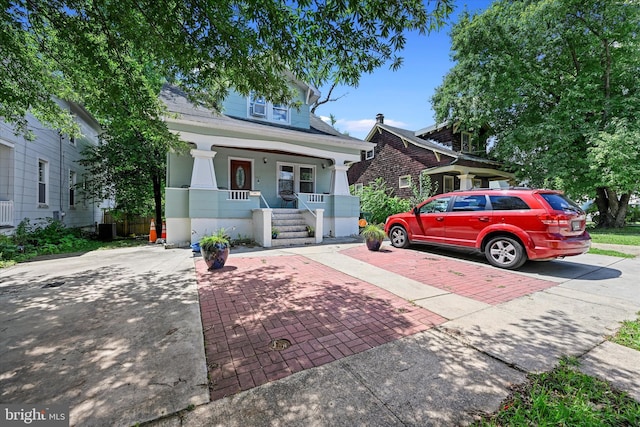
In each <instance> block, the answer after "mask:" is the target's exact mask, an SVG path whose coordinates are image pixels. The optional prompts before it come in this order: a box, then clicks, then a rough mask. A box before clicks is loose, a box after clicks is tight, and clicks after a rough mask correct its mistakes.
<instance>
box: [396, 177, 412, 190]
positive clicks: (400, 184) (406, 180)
mask: <svg viewBox="0 0 640 427" xmlns="http://www.w3.org/2000/svg"><path fill="white" fill-rule="evenodd" d="M403 180H405V183H404V184H403V183H402V181H403ZM410 187H411V175H402V176H399V177H398V188H410Z"/></svg>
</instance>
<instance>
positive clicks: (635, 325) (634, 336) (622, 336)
mask: <svg viewBox="0 0 640 427" xmlns="http://www.w3.org/2000/svg"><path fill="white" fill-rule="evenodd" d="M638 316H640V312H639V313H638ZM611 341H612V342H614V343H617V344H620V345H623V346H625V347H629V348H632V349H634V350H638V351H640V317H638V318H637V319H636V320H628V321H625V322H622V327H621V328H620V329H619V330H618V333H617V334H615V335H614V336H613V337H611Z"/></svg>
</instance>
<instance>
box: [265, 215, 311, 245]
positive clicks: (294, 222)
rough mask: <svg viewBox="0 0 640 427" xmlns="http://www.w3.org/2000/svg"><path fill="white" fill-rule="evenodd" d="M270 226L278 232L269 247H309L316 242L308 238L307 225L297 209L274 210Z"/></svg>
mask: <svg viewBox="0 0 640 427" xmlns="http://www.w3.org/2000/svg"><path fill="white" fill-rule="evenodd" d="M271 224H272V226H273V227H275V228H277V229H278V231H279V232H280V234H278V238H276V239H273V240H271V246H293V245H310V244H313V243H315V241H316V239H315V237H308V233H307V223H306V222H305V219H304V217H303V216H302V213H300V211H299V210H298V209H274V210H273V217H272V219H271Z"/></svg>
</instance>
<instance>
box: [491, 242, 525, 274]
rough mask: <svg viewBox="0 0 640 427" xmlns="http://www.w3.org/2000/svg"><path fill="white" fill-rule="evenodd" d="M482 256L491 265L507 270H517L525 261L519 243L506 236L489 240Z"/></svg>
mask: <svg viewBox="0 0 640 427" xmlns="http://www.w3.org/2000/svg"><path fill="white" fill-rule="evenodd" d="M484 254H485V256H486V257H487V261H489V262H490V263H491V264H492V265H495V266H496V267H500V268H506V269H509V270H513V269H515V268H518V267H520V266H522V264H524V263H525V262H526V261H527V257H526V254H525V252H524V248H523V247H522V245H521V244H520V242H518V241H517V240H515V239H512V238H511V237H506V236H500V237H495V238H493V239H491V240H490V241H489V243H488V244H487V246H486V247H485V249H484Z"/></svg>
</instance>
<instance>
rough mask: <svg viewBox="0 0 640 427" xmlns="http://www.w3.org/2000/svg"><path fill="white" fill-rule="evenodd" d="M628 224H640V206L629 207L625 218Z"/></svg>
mask: <svg viewBox="0 0 640 427" xmlns="http://www.w3.org/2000/svg"><path fill="white" fill-rule="evenodd" d="M625 221H626V222H627V224H634V223H636V222H640V206H629V207H628V209H627V216H626V217H625Z"/></svg>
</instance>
